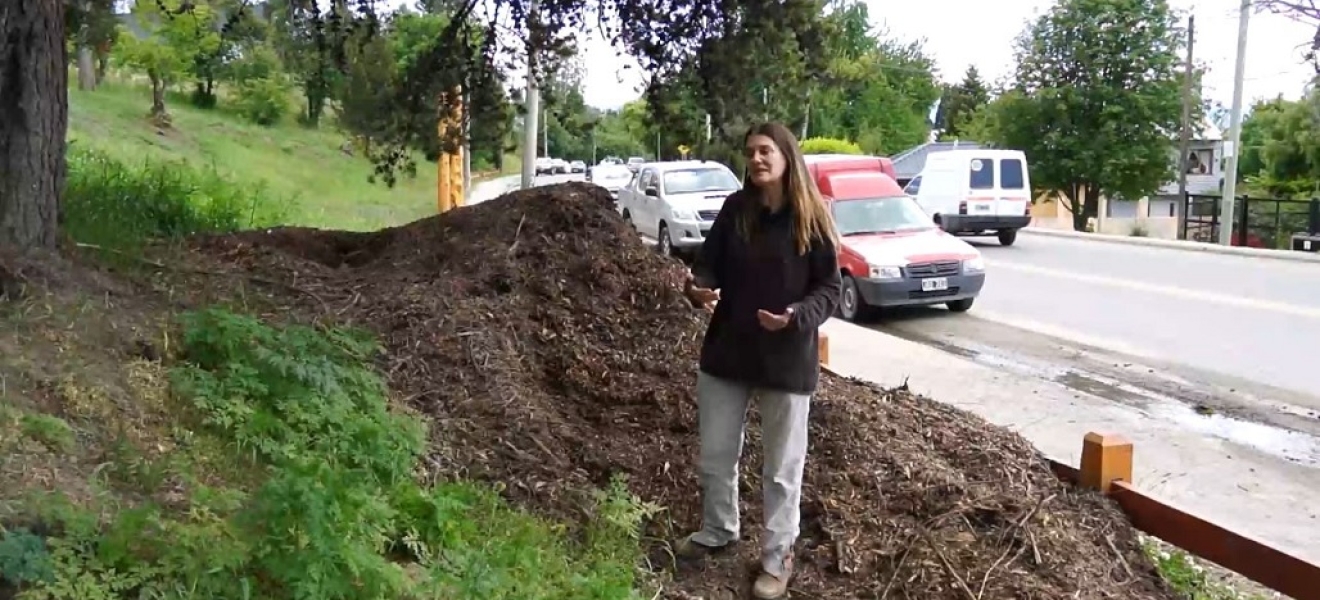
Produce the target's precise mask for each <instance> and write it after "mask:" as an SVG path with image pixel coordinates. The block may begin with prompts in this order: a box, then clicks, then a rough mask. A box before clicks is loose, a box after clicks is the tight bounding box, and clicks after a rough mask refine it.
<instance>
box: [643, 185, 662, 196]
mask: <svg viewBox="0 0 1320 600" xmlns="http://www.w3.org/2000/svg"><path fill="white" fill-rule="evenodd" d="M646 195H647V196H650V197H652V198H659V197H660V191H659V190H657V189H655V188H653V187H649V188H646Z"/></svg>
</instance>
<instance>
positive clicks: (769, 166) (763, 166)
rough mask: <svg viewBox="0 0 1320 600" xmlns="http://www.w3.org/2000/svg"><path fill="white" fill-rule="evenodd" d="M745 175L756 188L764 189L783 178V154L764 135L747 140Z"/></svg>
mask: <svg viewBox="0 0 1320 600" xmlns="http://www.w3.org/2000/svg"><path fill="white" fill-rule="evenodd" d="M746 150H747V173H748V175H750V176H751V179H752V183H753V184H755V185H756V187H766V186H768V185H770V184H773V183H777V182H779V181H782V180H783V178H784V167H785V166H786V165H787V162H786V161H785V160H784V153H782V152H780V151H779V146H777V145H775V142H774V140H772V139H770V138H769V137H766V136H764V135H754V136H751V137H749V138H747V148H746Z"/></svg>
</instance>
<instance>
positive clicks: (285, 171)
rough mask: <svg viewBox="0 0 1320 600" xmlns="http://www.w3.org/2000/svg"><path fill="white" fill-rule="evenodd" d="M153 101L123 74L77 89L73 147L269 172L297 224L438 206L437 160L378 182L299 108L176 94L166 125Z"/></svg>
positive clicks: (379, 223) (328, 223)
mask: <svg viewBox="0 0 1320 600" xmlns="http://www.w3.org/2000/svg"><path fill="white" fill-rule="evenodd" d="M149 106H150V96H149V92H148V91H147V90H146V89H144V88H140V87H136V86H131V85H127V84H123V83H107V84H105V85H103V86H102V87H100V88H99V89H97V90H96V91H95V92H80V91H78V90H76V89H72V90H70V91H69V141H70V144H71V146H70V147H71V148H78V147H79V146H83V147H90V148H94V149H97V150H101V151H104V152H105V153H107V154H109V155H110V156H111V157H114V158H117V159H119V160H121V161H124V162H125V163H129V164H137V163H140V162H141V161H142V160H143V159H144V158H154V159H163V160H179V159H183V160H187V161H189V162H191V163H194V164H195V165H196V166H199V167H205V166H214V167H215V169H216V170H217V171H219V172H220V174H221V175H222V176H224V177H226V178H227V179H233V180H238V181H243V182H247V183H251V184H256V183H258V182H260V183H261V184H263V185H264V186H265V187H266V188H267V190H268V195H269V196H270V199H271V200H272V201H274V202H277V203H279V204H282V205H287V210H286V211H285V214H287V218H286V219H283V220H284V221H286V222H287V223H288V224H290V225H305V226H311V227H323V228H330V229H347V230H356V231H368V230H375V229H380V228H382V227H389V226H394V225H401V224H404V223H409V222H412V221H415V220H417V219H419V218H422V217H425V216H429V215H431V214H434V212H435V188H436V174H435V169H434V166H432V165H428V164H426V163H420V164H419V165H418V172H417V177H416V178H415V179H404V180H403V181H400V182H399V184H398V186H396V188H395V189H390V188H388V187H386V186H385V185H384V184H382V183H375V184H373V183H370V182H368V180H367V178H368V176H369V175H370V174H371V171H372V168H371V164H370V163H369V161H367V160H365V159H363V158H360V157H355V156H351V155H349V154H347V153H345V152H344V151H342V150H341V146H342V145H343V143H344V140H345V138H344V136H343V135H342V134H340V133H338V132H336V131H334V129H333V128H332V127H328V126H326V127H323V128H322V129H320V130H309V129H307V128H304V127H301V126H299V125H298V124H296V123H294V122H293V120H292V119H291V118H290V119H287V120H286V122H285V123H282V124H280V125H277V126H275V127H261V126H257V125H252V124H249V123H247V122H245V121H244V120H242V119H241V118H239V117H238V116H236V115H234V114H232V113H230V112H228V111H226V109H225V108H224V106H223V105H222V106H221V107H220V108H216V109H212V110H201V109H197V108H193V107H192V106H191V105H189V104H188V103H187V101H186V100H185V99H184V98H182V97H172V98H170V100H169V107H170V112H171V115H172V116H173V121H174V127H173V129H171V130H159V129H157V128H156V127H154V126H152V125H151V124H150V123H149V122H148V121H147V120H146V119H145V118H144V115H145V114H146V112H147V108H148V107H149ZM419 158H420V157H419ZM511 158H512V157H511ZM505 167H506V171H508V172H513V170H516V169H517V168H518V162H517V160H516V159H515V160H508V161H506V162H505ZM479 175H480V174H479V173H474V179H476V178H478V176H479Z"/></svg>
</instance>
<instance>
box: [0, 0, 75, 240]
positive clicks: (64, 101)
mask: <svg viewBox="0 0 1320 600" xmlns="http://www.w3.org/2000/svg"><path fill="white" fill-rule="evenodd" d="M67 64H68V56H67V52H66V50H65V45H64V3H63V2H59V1H56V0H0V245H14V246H17V247H19V248H22V249H32V248H53V247H55V246H56V244H57V243H58V240H59V237H58V236H59V217H60V193H61V192H62V190H63V189H64V177H65V169H66V165H65V158H64V151H65V132H66V129H67V127H68V120H69V104H68V87H67V86H68V79H69V71H68V69H67V68H66V65H67Z"/></svg>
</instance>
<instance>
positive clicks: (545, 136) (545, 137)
mask: <svg viewBox="0 0 1320 600" xmlns="http://www.w3.org/2000/svg"><path fill="white" fill-rule="evenodd" d="M541 142H542V145H541V156H544V157H546V158H550V111H549V110H548V109H545V108H542V109H541Z"/></svg>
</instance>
